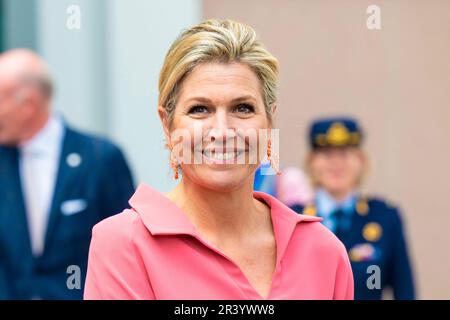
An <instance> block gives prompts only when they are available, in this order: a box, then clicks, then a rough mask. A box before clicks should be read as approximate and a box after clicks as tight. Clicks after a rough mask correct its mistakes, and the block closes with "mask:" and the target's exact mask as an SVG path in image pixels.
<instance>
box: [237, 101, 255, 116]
mask: <svg viewBox="0 0 450 320" xmlns="http://www.w3.org/2000/svg"><path fill="white" fill-rule="evenodd" d="M235 111H236V112H238V113H244V114H249V113H253V112H254V111H255V108H253V106H251V105H249V104H246V103H243V104H240V105H238V106H236V109H235Z"/></svg>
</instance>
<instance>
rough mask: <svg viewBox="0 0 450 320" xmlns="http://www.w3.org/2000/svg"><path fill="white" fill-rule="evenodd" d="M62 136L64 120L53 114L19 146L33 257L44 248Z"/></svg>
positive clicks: (39, 253) (38, 254)
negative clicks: (32, 135) (35, 132)
mask: <svg viewBox="0 0 450 320" xmlns="http://www.w3.org/2000/svg"><path fill="white" fill-rule="evenodd" d="M63 135H64V126H63V123H62V120H61V119H60V118H59V117H57V116H51V117H50V118H49V120H48V121H47V123H46V125H45V126H44V128H42V129H41V131H39V132H38V133H37V134H36V135H35V136H34V137H33V138H31V139H30V140H28V141H27V142H25V143H23V144H22V145H20V146H19V150H20V160H19V166H20V174H21V182H22V189H23V195H24V200H25V207H26V210H27V220H28V229H29V234H30V240H31V249H32V251H33V255H34V256H40V255H41V254H42V253H43V251H44V244H45V233H46V231H47V224H48V217H49V213H50V209H51V208H50V206H51V203H52V199H53V192H54V188H55V183H56V176H57V174H58V167H59V158H60V154H61V146H62V140H63Z"/></svg>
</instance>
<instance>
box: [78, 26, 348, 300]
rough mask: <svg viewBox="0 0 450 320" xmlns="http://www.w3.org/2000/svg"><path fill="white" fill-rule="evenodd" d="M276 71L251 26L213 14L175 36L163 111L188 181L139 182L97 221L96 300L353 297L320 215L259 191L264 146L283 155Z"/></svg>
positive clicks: (178, 171)
mask: <svg viewBox="0 0 450 320" xmlns="http://www.w3.org/2000/svg"><path fill="white" fill-rule="evenodd" d="M277 74H278V62H277V60H276V58H275V57H273V56H272V55H271V54H270V53H269V52H268V51H267V50H266V49H265V48H264V46H263V45H262V43H261V42H260V41H259V40H258V39H257V37H256V34H255V32H254V30H253V29H252V28H250V27H249V26H247V25H245V24H242V23H238V22H234V21H229V20H225V21H222V20H207V21H205V22H203V23H200V24H198V25H196V26H193V27H191V28H190V29H188V30H186V31H184V32H183V33H182V34H181V35H180V36H179V37H178V38H177V39H176V40H175V42H174V43H173V44H172V46H171V48H170V49H169V52H168V53H167V56H166V59H165V61H164V65H163V67H162V70H161V74H160V81H159V94H160V95H159V106H158V113H159V116H160V119H161V122H162V124H163V128H164V133H165V136H166V139H167V146H168V148H169V150H170V151H171V152H170V165H171V167H172V169H173V170H174V177H175V179H179V180H180V182H179V184H178V185H177V186H176V187H175V188H174V189H173V190H172V191H170V192H169V193H167V194H161V193H159V192H157V191H156V190H154V189H152V188H151V187H149V186H147V185H141V186H139V187H138V189H137V191H136V193H135V194H134V196H133V197H132V198H131V200H130V204H131V206H132V208H131V209H129V210H125V211H124V212H122V213H121V214H118V215H116V216H114V217H112V218H109V219H106V220H104V221H102V222H101V223H99V224H98V225H96V226H95V227H94V229H93V238H92V242H91V248H90V254H89V266H88V275H87V279H86V288H85V298H86V299H352V298H353V277H352V272H351V268H350V264H349V260H348V257H347V254H346V251H345V248H344V246H343V245H342V243H341V242H339V240H338V239H337V238H336V237H335V236H334V235H333V234H332V233H331V232H330V231H328V230H327V229H326V228H325V227H323V226H322V224H321V223H320V219H319V218H316V217H308V216H303V215H298V214H296V213H295V212H294V211H292V210H291V209H289V208H288V207H286V206H285V205H283V204H282V203H280V202H279V201H277V200H276V199H274V198H273V197H271V196H269V195H267V194H264V193H258V192H253V180H254V172H255V170H256V168H257V167H258V164H259V163H260V162H261V154H266V156H265V158H269V160H274V159H275V158H276V155H275V154H274V153H273V152H272V146H273V143H275V142H274V141H273V140H272V139H273V137H272V134H271V129H272V126H273V120H272V119H273V114H274V112H275V106H276V102H277V83H278V80H277ZM261 131H262V132H266V133H267V132H268V133H267V134H266V135H254V136H252V137H253V138H255V137H256V140H255V139H252V137H251V136H250V134H249V135H247V134H244V133H245V132H261ZM264 137H266V138H264ZM252 141H253V142H254V141H257V144H256V147H255V144H254V143H252ZM230 145H232V147H229V146H230ZM255 155H256V160H255ZM272 163H273V165H274V167H276V163H275V161H272Z"/></svg>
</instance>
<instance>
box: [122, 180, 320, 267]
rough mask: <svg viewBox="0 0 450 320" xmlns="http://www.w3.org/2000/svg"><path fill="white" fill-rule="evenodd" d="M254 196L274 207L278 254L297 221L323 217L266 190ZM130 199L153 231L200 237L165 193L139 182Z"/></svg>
mask: <svg viewBox="0 0 450 320" xmlns="http://www.w3.org/2000/svg"><path fill="white" fill-rule="evenodd" d="M253 197H255V198H256V199H259V200H262V201H264V202H265V203H266V204H267V205H268V206H269V207H270V208H271V210H270V211H271V216H272V224H273V227H274V233H275V239H276V243H277V253H278V254H277V255H278V256H279V257H281V256H282V255H283V253H284V251H285V249H286V247H287V245H288V243H289V240H290V238H291V236H292V233H293V232H294V230H295V227H296V225H297V223H299V222H319V221H322V219H321V218H319V217H313V216H307V215H303V214H297V213H296V212H294V211H293V210H291V209H290V208H289V207H287V206H285V205H284V204H283V203H281V202H280V201H279V200H277V199H275V198H274V197H272V196H270V195H268V194H266V193H263V192H256V191H255V192H254V193H253ZM129 203H130V205H131V207H132V208H133V209H134V210H135V211H136V212H137V213H138V214H139V215H140V217H141V219H142V221H143V223H144V225H145V226H146V228H147V229H148V230H149V231H150V233H151V234H152V235H179V234H187V235H191V236H194V237H196V238H199V237H200V236H199V234H198V232H197V230H196V229H195V227H194V225H193V224H192V222H191V221H190V220H189V218H188V216H187V215H186V214H185V213H184V212H183V210H182V209H181V208H179V207H178V206H177V205H176V204H175V203H173V202H172V201H171V200H170V199H169V198H167V197H166V196H165V195H163V194H162V193H160V192H159V191H156V190H154V189H153V188H152V187H150V186H148V185H146V184H141V185H139V187H138V188H137V190H136V192H135V193H134V195H133V197H132V198H131V199H130V201H129ZM277 260H278V259H277Z"/></svg>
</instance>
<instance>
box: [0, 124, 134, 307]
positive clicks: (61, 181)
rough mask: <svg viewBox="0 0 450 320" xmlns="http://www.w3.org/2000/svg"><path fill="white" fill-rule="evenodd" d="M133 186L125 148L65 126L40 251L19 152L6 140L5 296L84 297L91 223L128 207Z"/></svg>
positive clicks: (0, 156) (0, 150)
mask: <svg viewBox="0 0 450 320" xmlns="http://www.w3.org/2000/svg"><path fill="white" fill-rule="evenodd" d="M74 155H75V158H78V160H81V162H80V161H75V165H74V161H72V163H71V161H70V160H69V161H68V158H69V159H70V157H72V159H73V158H74ZM77 162H79V163H77ZM70 164H71V165H70ZM133 191H134V186H133V181H132V176H131V172H130V169H129V167H128V165H127V163H126V161H125V158H124V156H123V154H122V152H121V151H120V150H119V148H117V147H116V146H115V145H113V144H112V143H110V142H108V141H106V140H104V139H101V138H97V137H92V136H88V135H85V134H82V133H80V132H77V131H75V130H73V129H70V128H68V127H67V126H65V135H64V139H63V145H62V150H61V157H60V163H59V170H58V174H57V178H56V184H55V191H54V194H53V200H52V204H51V209H50V214H49V222H48V226H47V231H46V236H45V248H44V252H43V254H42V255H41V256H39V257H34V256H33V254H32V251H31V244H30V237H29V232H28V224H27V217H26V211H25V204H24V197H23V194H22V188H21V181H20V176H19V165H18V152H17V149H14V148H7V147H1V146H0V299H33V298H41V299H81V298H82V297H83V288H84V281H85V275H86V268H87V257H88V249H89V243H90V240H91V229H92V227H93V226H94V225H95V224H96V223H97V222H99V221H100V220H102V219H104V218H106V217H108V216H111V215H114V214H116V213H119V212H121V211H122V210H123V209H125V208H127V207H128V199H129V198H130V197H131V195H132V193H133ZM78 268H79V269H78ZM78 270H79V271H80V273H79V275H80V278H77V274H78V272H77V271H78ZM71 276H73V277H71ZM78 280H79V281H78ZM68 282H69V286H68ZM77 283H80V285H81V288H80V289H77V288H76V286H77ZM74 286H75V288H73V287H74Z"/></svg>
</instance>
